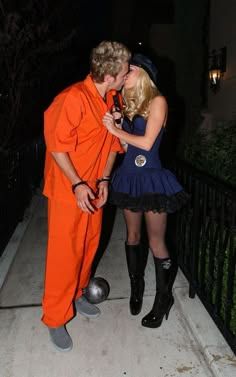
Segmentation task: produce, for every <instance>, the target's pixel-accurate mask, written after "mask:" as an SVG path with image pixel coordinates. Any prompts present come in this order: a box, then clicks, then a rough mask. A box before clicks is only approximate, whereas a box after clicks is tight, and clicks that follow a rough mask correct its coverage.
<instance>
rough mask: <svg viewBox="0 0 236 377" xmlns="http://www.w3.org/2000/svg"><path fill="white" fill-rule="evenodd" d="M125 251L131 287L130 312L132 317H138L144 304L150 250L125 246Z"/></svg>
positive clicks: (139, 246)
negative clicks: (145, 279)
mask: <svg viewBox="0 0 236 377" xmlns="http://www.w3.org/2000/svg"><path fill="white" fill-rule="evenodd" d="M125 251H126V260H127V267H128V272H129V277H130V285H131V296H130V312H131V314H132V315H137V314H139V313H140V311H141V308H142V303H143V294H144V288H145V282H144V271H145V268H146V264H147V258H148V248H144V247H143V246H142V245H140V244H138V245H128V244H125Z"/></svg>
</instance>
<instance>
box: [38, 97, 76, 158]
mask: <svg viewBox="0 0 236 377" xmlns="http://www.w3.org/2000/svg"><path fill="white" fill-rule="evenodd" d="M81 118H82V106H81V100H80V97H79V96H78V94H77V95H76V93H73V92H72V91H69V92H67V93H61V94H60V95H59V96H57V97H56V98H55V99H54V101H53V102H52V104H51V105H50V106H49V108H48V109H47V110H46V111H45V114H44V136H45V141H46V146H47V150H48V151H49V152H73V151H75V149H76V146H77V142H78V141H77V130H76V129H77V127H78V125H79V123H80V120H81Z"/></svg>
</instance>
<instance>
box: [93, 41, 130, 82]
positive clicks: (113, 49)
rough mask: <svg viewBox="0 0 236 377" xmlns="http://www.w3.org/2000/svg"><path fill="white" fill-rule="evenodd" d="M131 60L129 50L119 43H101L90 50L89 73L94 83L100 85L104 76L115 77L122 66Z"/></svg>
mask: <svg viewBox="0 0 236 377" xmlns="http://www.w3.org/2000/svg"><path fill="white" fill-rule="evenodd" d="M130 58H131V53H130V51H129V49H128V48H127V47H126V46H125V45H123V44H122V43H119V42H112V41H103V42H101V43H100V44H99V45H98V46H97V47H95V48H94V49H93V50H92V53H91V56H90V72H91V75H92V77H93V79H94V81H95V82H97V83H102V82H103V81H104V77H105V75H111V76H112V77H116V76H117V75H118V73H119V72H120V71H121V70H122V64H123V63H126V62H127V63H128V61H129V60H130Z"/></svg>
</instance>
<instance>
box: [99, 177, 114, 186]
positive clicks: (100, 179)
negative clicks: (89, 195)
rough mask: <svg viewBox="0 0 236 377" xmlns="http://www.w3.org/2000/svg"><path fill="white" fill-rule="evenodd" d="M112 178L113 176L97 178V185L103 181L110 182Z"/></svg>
mask: <svg viewBox="0 0 236 377" xmlns="http://www.w3.org/2000/svg"><path fill="white" fill-rule="evenodd" d="M110 180H111V177H104V178H99V179H97V185H99V183H101V182H109V181H110Z"/></svg>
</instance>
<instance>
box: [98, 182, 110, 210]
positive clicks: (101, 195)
mask: <svg viewBox="0 0 236 377" xmlns="http://www.w3.org/2000/svg"><path fill="white" fill-rule="evenodd" d="M107 197H108V182H106V181H104V182H100V183H99V185H98V199H97V200H96V207H97V208H101V207H102V206H104V204H105V203H106V201H107Z"/></svg>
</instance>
